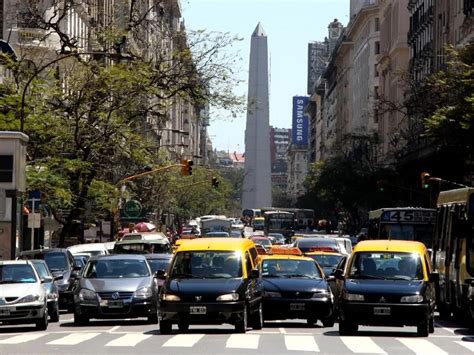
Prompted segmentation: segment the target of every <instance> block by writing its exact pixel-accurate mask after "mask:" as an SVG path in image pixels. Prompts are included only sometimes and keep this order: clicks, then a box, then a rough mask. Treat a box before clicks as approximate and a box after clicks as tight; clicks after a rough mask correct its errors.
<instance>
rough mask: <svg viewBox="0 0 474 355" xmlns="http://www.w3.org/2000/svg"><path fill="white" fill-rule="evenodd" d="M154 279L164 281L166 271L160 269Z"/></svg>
mask: <svg viewBox="0 0 474 355" xmlns="http://www.w3.org/2000/svg"><path fill="white" fill-rule="evenodd" d="M153 277H154V278H155V279H160V280H164V279H165V278H166V271H165V270H163V269H160V270H158V271H157V272H155V274H154V275H153Z"/></svg>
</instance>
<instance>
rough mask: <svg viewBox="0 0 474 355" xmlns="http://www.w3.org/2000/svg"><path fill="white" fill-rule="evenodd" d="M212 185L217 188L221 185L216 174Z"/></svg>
mask: <svg viewBox="0 0 474 355" xmlns="http://www.w3.org/2000/svg"><path fill="white" fill-rule="evenodd" d="M212 187H213V188H215V189H217V188H218V187H219V180H217V178H216V177H215V176H213V177H212Z"/></svg>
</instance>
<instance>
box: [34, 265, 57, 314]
mask: <svg viewBox="0 0 474 355" xmlns="http://www.w3.org/2000/svg"><path fill="white" fill-rule="evenodd" d="M30 261H31V263H32V264H33V266H34V268H35V269H36V272H37V273H38V275H39V277H40V278H41V280H42V281H43V285H44V288H45V290H46V297H47V302H48V315H49V320H50V321H51V322H59V292H58V287H57V286H56V283H55V282H54V281H58V280H61V279H62V275H60V276H57V277H54V276H53V274H52V273H51V271H50V270H49V268H48V264H46V261H44V260H30Z"/></svg>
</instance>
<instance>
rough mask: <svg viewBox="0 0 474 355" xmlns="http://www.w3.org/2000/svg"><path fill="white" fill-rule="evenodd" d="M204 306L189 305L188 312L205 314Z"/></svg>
mask: <svg viewBox="0 0 474 355" xmlns="http://www.w3.org/2000/svg"><path fill="white" fill-rule="evenodd" d="M206 312H207V310H206V307H202V306H201V307H189V313H190V314H206Z"/></svg>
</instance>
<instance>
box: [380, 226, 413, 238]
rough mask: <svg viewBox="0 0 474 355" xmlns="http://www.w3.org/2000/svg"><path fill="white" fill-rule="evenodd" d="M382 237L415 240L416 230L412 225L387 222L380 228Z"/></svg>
mask: <svg viewBox="0 0 474 355" xmlns="http://www.w3.org/2000/svg"><path fill="white" fill-rule="evenodd" d="M380 237H381V238H382V239H397V240H415V239H414V238H415V231H414V228H413V226H412V225H401V224H385V225H382V227H381V229H380Z"/></svg>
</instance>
